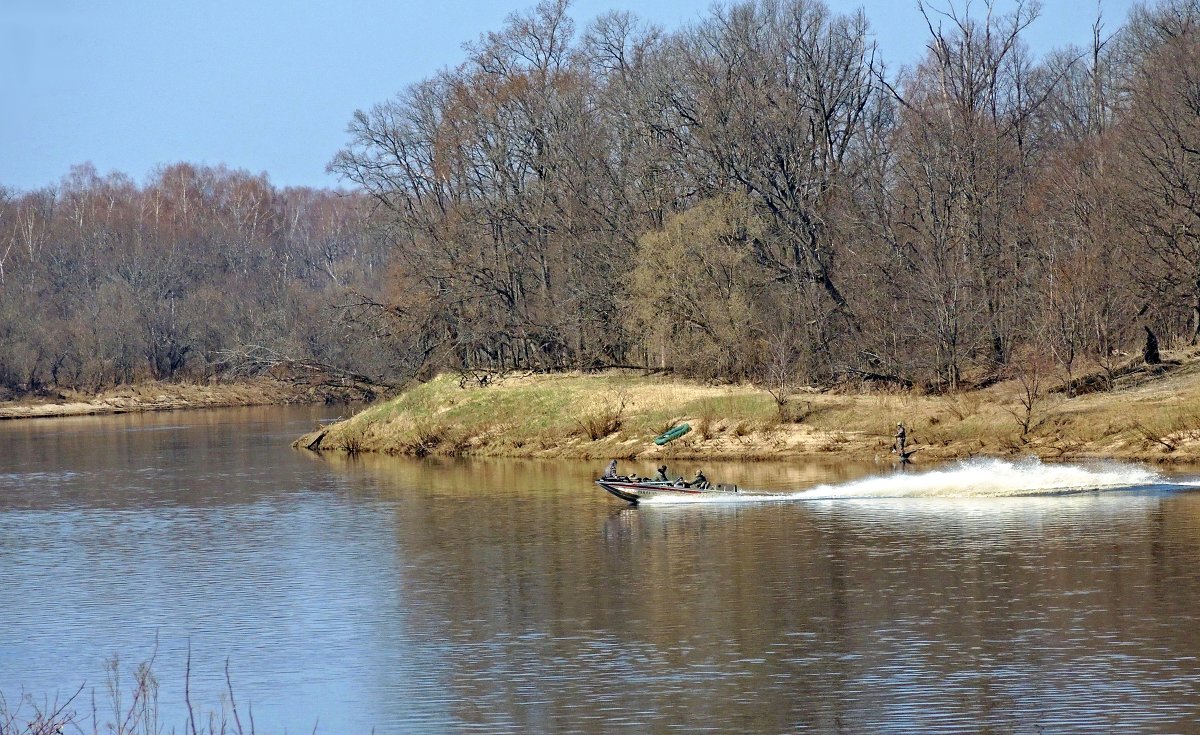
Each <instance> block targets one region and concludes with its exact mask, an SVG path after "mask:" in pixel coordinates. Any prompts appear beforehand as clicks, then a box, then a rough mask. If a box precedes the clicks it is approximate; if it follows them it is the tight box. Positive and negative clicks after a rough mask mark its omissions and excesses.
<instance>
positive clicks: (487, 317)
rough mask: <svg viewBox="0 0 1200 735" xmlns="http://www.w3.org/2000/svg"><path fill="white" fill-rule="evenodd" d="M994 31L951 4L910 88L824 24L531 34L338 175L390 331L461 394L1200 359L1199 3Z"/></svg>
mask: <svg viewBox="0 0 1200 735" xmlns="http://www.w3.org/2000/svg"><path fill="white" fill-rule="evenodd" d="M921 7H922V6H920V5H918V8H921ZM974 10H975V11H979V12H969V11H968V10H967V9H963V8H962V6H951V7H949V8H945V9H942V10H938V9H935V8H933V7H930V6H924V9H923V10H920V12H923V13H924V15H925V19H926V20H927V21H928V24H927V26H928V38H927V48H928V51H927V53H926V54H925V56H924V58H923V59H921V60H920V62H919V64H917V65H916V66H915V67H913V68H905V69H901V70H899V71H898V72H896V71H894V70H891V69H888V68H886V67H885V65H884V63H883V60H882V59H881V58H880V56H879V54H878V53H877V51H876V49H875V47H874V46H873V43H872V41H871V31H870V26H869V22H868V19H867V18H866V17H865V16H864V15H863V14H862V13H861V12H860V13H849V14H842V13H837V12H833V11H831V10H830V9H829V8H828V7H827V6H826V5H824V4H822V3H821V2H818V1H816V0H750V1H749V2H740V3H736V4H733V5H729V6H724V7H717V8H716V9H714V10H713V11H711V12H710V14H709V15H707V16H706V17H704V18H702V19H700V20H698V21H697V22H696V23H694V24H693V25H690V26H688V27H686V28H684V29H682V30H678V31H675V32H664V31H662V30H660V29H657V28H654V27H651V26H648V25H646V24H644V23H641V22H639V21H638V20H637V19H636V18H635V17H633V16H631V15H629V14H622V13H614V14H609V15H605V16H602V17H600V18H598V19H597V20H595V21H594V22H592V23H591V24H589V25H588V26H587V27H585V28H582V29H579V30H578V31H577V30H576V28H575V27H574V25H573V23H572V21H571V19H570V17H569V15H568V2H567V1H566V0H548V1H547V2H543V3H541V4H540V5H538V6H537V7H536V9H534V10H532V11H530V12H527V13H520V14H515V15H513V16H511V17H510V18H509V20H508V21H507V23H506V24H505V26H504V27H503V28H502V29H500V30H499V31H497V32H495V33H489V34H487V35H486V36H484V37H482V38H480V39H479V40H478V42H476V43H473V44H471V45H469V46H467V47H466V48H465V56H466V58H465V60H464V61H463V62H462V63H461V64H459V65H458V66H457V67H454V68H452V69H447V70H444V71H441V72H438V73H437V74H435V75H434V76H432V77H430V78H429V79H427V80H425V81H423V82H420V83H418V84H415V85H413V86H411V87H410V88H408V89H407V90H406V91H404V92H403V93H402V94H400V95H399V96H398V97H397V98H395V99H393V100H391V101H388V102H384V103H382V104H379V105H377V106H376V107H374V108H373V109H371V110H369V111H360V112H358V113H356V114H355V116H354V119H353V122H352V125H351V136H352V139H351V143H350V145H349V146H348V147H347V148H346V149H345V150H343V151H342V152H341V153H339V154H338V155H337V157H336V158H335V160H334V161H333V163H332V164H331V168H332V169H333V170H335V171H336V172H338V173H340V174H341V175H343V176H344V177H345V178H346V179H348V180H349V181H351V182H354V183H355V184H357V185H359V186H360V187H361V188H362V189H363V190H364V191H365V192H367V193H368V194H369V195H370V196H371V197H372V198H373V200H374V201H375V202H376V203H377V204H378V205H379V207H380V212H379V216H380V217H381V218H382V219H383V220H385V221H386V225H387V231H386V236H387V238H388V240H389V251H390V254H391V258H392V264H393V267H394V270H393V273H392V278H391V280H390V282H389V286H388V288H389V290H388V292H387V299H386V301H387V307H388V309H390V313H391V314H392V315H393V317H394V322H393V323H394V324H395V326H396V330H395V333H394V337H396V338H398V339H401V340H402V341H403V343H404V345H405V349H406V350H409V351H413V350H415V351H417V352H419V353H420V354H422V355H427V356H428V361H427V364H432V365H438V366H453V367H458V368H510V367H528V368H534V369H557V368H576V367H589V366H600V365H618V364H635V365H641V366H664V367H669V368H673V369H676V370H679V371H683V372H685V373H689V374H693V375H697V376H703V377H725V378H749V379H755V380H762V381H768V382H772V381H774V382H780V383H785V382H788V381H796V380H808V381H815V382H827V381H831V380H836V379H839V378H841V377H844V376H854V375H857V376H866V377H870V378H884V379H888V380H895V381H899V382H901V383H914V384H924V385H926V386H929V387H932V388H941V389H953V388H955V387H956V386H958V385H959V384H960V383H961V382H962V381H964V380H968V381H972V382H976V381H984V380H989V379H993V378H996V377H1001V376H1003V375H1005V374H1008V373H1009V372H1010V371H1011V370H1012V369H1014V367H1015V366H1022V365H1029V364H1031V363H1038V364H1043V363H1044V364H1052V365H1054V366H1057V368H1058V369H1059V370H1060V371H1061V374H1062V375H1064V376H1065V377H1066V378H1067V379H1068V381H1069V380H1070V378H1071V376H1072V375H1074V374H1076V373H1078V372H1080V371H1081V370H1084V369H1088V370H1093V369H1095V366H1097V365H1100V366H1111V365H1112V364H1113V363H1114V362H1115V361H1117V360H1119V358H1120V353H1121V351H1123V350H1137V349H1140V345H1141V344H1142V340H1143V339H1144V337H1145V335H1146V334H1147V333H1148V332H1147V330H1150V331H1152V332H1153V334H1154V335H1155V337H1156V338H1157V339H1159V340H1161V341H1163V342H1164V343H1165V344H1195V343H1196V342H1197V339H1198V335H1200V2H1198V0H1165V1H1164V2H1160V3H1158V4H1155V5H1150V6H1142V7H1138V8H1136V9H1135V10H1134V11H1133V13H1132V14H1131V16H1130V17H1129V18H1127V19H1125V20H1124V23H1123V24H1120V25H1119V27H1114V28H1112V29H1111V30H1110V27H1109V26H1110V23H1109V21H1107V19H1103V18H1100V17H1097V18H1096V19H1095V25H1094V26H1093V31H1094V34H1093V35H1094V42H1093V43H1092V44H1090V46H1088V47H1086V48H1062V49H1058V50H1054V51H1052V52H1050V53H1046V54H1043V55H1034V54H1033V53H1031V51H1030V50H1029V48H1028V46H1027V45H1026V44H1025V43H1024V41H1023V36H1024V35H1025V32H1026V30H1027V28H1028V27H1029V26H1030V24H1031V23H1033V22H1034V21H1035V20H1036V16H1037V10H1038V8H1037V5H1036V4H1035V3H1033V2H1016V3H1015V4H1013V5H1011V6H1010V10H1011V12H1008V13H1007V14H1004V13H1001V12H1000V11H999V9H996V8H993V7H992V6H991V4H990V3H989V4H987V5H986V7H977V8H975V9H974ZM1081 22H1084V23H1086V22H1087V20H1086V19H1081Z"/></svg>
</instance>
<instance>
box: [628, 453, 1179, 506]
mask: <svg viewBox="0 0 1200 735" xmlns="http://www.w3.org/2000/svg"><path fill="white" fill-rule="evenodd" d="M1188 488H1200V480H1195V479H1190V480H1183V479H1178V478H1165V477H1163V476H1162V475H1160V474H1159V473H1157V472H1155V471H1154V470H1151V469H1148V468H1146V467H1141V466H1138V465H1127V464H1120V463H1116V462H1104V463H1098V464H1095V465H1087V466H1085V465H1072V464H1044V463H1042V462H1041V461H1039V460H1037V459H1029V460H1021V461H1017V462H1012V461H1007V460H1002V459H970V460H964V461H962V462H959V463H957V464H953V465H950V466H948V467H943V468H940V469H936V470H929V471H926V472H894V473H890V474H887V475H873V476H871V477H864V478H862V479H860V480H852V481H850V482H845V483H839V484H836V485H817V486H815V487H811V488H807V489H805V490H798V491H795V492H770V493H768V492H757V491H753V490H750V491H743V492H741V493H739V494H737V495H732V496H730V495H724V494H722V495H719V496H716V495H698V496H688V497H681V498H675V497H655V498H653V499H649V500H645V501H643V502H644V503H651V504H656V505H658V504H670V503H697V502H718V503H729V502H741V503H745V502H765V501H766V502H769V501H787V500H853V499H865V498H1012V497H1031V496H1053V495H1073V494H1078V493H1087V492H1101V491H1104V492H1113V491H1122V492H1129V491H1169V490H1184V489H1188Z"/></svg>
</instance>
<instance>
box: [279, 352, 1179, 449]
mask: <svg viewBox="0 0 1200 735" xmlns="http://www.w3.org/2000/svg"><path fill="white" fill-rule="evenodd" d="M1173 357H1174V359H1173V364H1170V365H1167V366H1165V367H1162V368H1156V369H1154V370H1141V369H1137V370H1131V371H1129V372H1128V373H1127V374H1126V375H1125V376H1124V377H1122V378H1121V379H1119V380H1118V381H1117V384H1116V386H1115V387H1114V389H1112V390H1108V391H1104V392H1096V393H1091V394H1088V395H1083V396H1079V397H1073V398H1068V397H1066V396H1065V395H1064V394H1062V393H1053V392H1051V391H1050V390H1045V391H1042V392H1040V394H1039V395H1038V396H1036V398H1035V399H1034V400H1032V401H1030V400H1029V399H1028V394H1027V392H1026V391H1025V390H1024V386H1023V385H1022V384H1021V383H1019V382H1017V381H1010V382H1006V383H1000V384H997V385H994V386H991V387H989V388H986V389H983V390H974V391H969V392H961V393H956V394H953V395H940V396H930V395H920V394H918V393H916V392H913V391H879V390H862V391H858V392H845V391H841V392H836V391H816V390H813V391H798V392H796V393H795V394H794V395H792V397H791V398H790V399H789V400H788V402H787V404H786V405H785V407H784V408H783V409H782V410H781V409H780V407H779V406H778V405H777V404H776V402H775V401H774V400H773V399H772V397H771V395H770V394H768V393H767V392H766V391H764V390H762V389H759V388H756V387H753V386H749V385H725V386H713V385H705V384H700V383H693V382H689V381H684V380H679V379H671V378H659V377H643V376H638V375H632V374H606V375H583V374H556V375H529V376H523V377H509V378H506V379H504V380H500V381H496V382H492V383H491V384H489V385H487V386H483V387H481V386H479V385H477V384H467V385H465V386H463V385H460V381H459V380H458V379H457V378H456V377H454V376H449V375H446V376H441V377H438V378H436V379H434V380H432V381H430V382H429V383H425V384H423V385H420V386H417V387H414V388H412V389H411V390H409V391H406V392H405V393H403V394H402V395H400V396H398V397H397V398H395V399H393V400H390V401H387V402H383V403H380V404H377V405H375V406H372V407H370V408H368V409H366V410H365V411H363V412H361V413H359V414H357V415H356V416H353V417H351V418H350V419H348V420H346V421H342V422H339V423H337V424H333V425H331V426H329V427H325V428H322V429H320V430H318V431H315V432H313V433H311V434H308V435H305V436H304V437H301V438H300V439H299V440H297V442H296V446H299V447H303V448H308V449H313V450H321V451H346V452H382V453H389V454H404V455H414V456H424V455H446V456H480V457H487V456H503V457H547V458H552V457H561V458H576V459H605V458H610V457H619V458H629V459H635V458H636V459H640V460H656V459H659V458H662V459H666V458H675V459H786V458H792V457H828V458H831V459H833V458H838V459H841V458H844V459H851V458H854V459H862V460H871V459H878V458H886V457H887V456H888V453H889V449H890V447H891V446H892V443H893V439H892V432H893V430H894V427H895V425H896V422H898V421H903V422H905V424H906V426H907V427H908V432H909V434H908V436H909V442H910V446H915V447H917V448H918V450H919V451H918V453H917V454H916V455H915V457H914V459H915V460H916V461H928V460H943V459H951V458H958V457H972V456H978V455H991V456H1038V457H1042V458H1045V459H1071V458H1085V457H1088V458H1092V457H1100V458H1117V459H1132V460H1139V461H1148V462H1159V463H1170V462H1180V463H1195V462H1200V354H1197V353H1194V352H1193V353H1189V354H1181V355H1176V356H1173ZM1045 383H1046V384H1047V387H1048V388H1049V389H1052V388H1053V387H1054V383H1052V382H1051V381H1049V380H1046V381H1045ZM1027 403H1031V404H1032V405H1031V406H1030V407H1027V406H1026V404H1027ZM684 422H686V423H688V424H690V425H691V427H692V431H691V432H690V433H689V434H687V435H686V436H684V437H682V438H681V439H678V440H676V441H673V442H671V443H669V444H667V445H666V446H662V447H659V446H656V445H655V444H654V443H653V441H652V440H653V438H654V437H655V436H657V435H658V434H660V433H661V432H662V431H664V430H665V429H667V428H668V427H671V426H674V425H677V424H680V423H684Z"/></svg>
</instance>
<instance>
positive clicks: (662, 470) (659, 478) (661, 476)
mask: <svg viewBox="0 0 1200 735" xmlns="http://www.w3.org/2000/svg"><path fill="white" fill-rule="evenodd" d="M654 479H655V481H656V482H670V481H671V478H669V477H667V466H666V465H663V466H661V467H659V468H658V474H657V475H655V476H654Z"/></svg>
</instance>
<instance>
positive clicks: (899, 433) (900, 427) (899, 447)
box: [892, 421, 908, 459]
mask: <svg viewBox="0 0 1200 735" xmlns="http://www.w3.org/2000/svg"><path fill="white" fill-rule="evenodd" d="M907 443H908V432H907V431H905V429H904V422H903V421H900V422H897V423H896V445H895V446H894V447H892V451H893V452H895V453H896V454H899V455H900V457H901V458H902V459H903V457H904V445H905V444H907Z"/></svg>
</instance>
